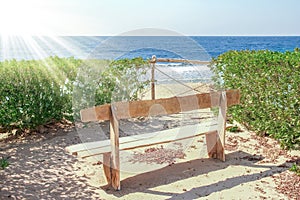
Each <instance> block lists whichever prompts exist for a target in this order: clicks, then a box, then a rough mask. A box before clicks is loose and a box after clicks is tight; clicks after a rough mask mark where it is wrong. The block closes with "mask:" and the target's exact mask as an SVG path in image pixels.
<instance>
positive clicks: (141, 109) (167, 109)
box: [80, 90, 240, 122]
mask: <svg viewBox="0 0 300 200" xmlns="http://www.w3.org/2000/svg"><path fill="white" fill-rule="evenodd" d="M221 94H222V92H210V93H202V94H195V95H189V96H182V97H171V98H163V99H154V100H140V101H130V102H115V103H112V104H105V105H101V106H95V107H91V108H88V109H83V110H81V111H80V116H81V121H82V122H91V121H99V120H110V119H111V117H112V112H114V113H113V114H114V116H115V117H116V118H117V119H129V118H134V117H147V116H157V115H166V114H168V115H170V114H176V113H180V112H184V111H191V110H198V109H205V108H212V107H214V106H218V105H219V103H220V102H219V100H220V98H221ZM226 100H227V106H231V105H237V104H239V103H240V91H239V90H227V91H226Z"/></svg>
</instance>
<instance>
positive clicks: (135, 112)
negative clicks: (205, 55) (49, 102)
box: [66, 90, 240, 190]
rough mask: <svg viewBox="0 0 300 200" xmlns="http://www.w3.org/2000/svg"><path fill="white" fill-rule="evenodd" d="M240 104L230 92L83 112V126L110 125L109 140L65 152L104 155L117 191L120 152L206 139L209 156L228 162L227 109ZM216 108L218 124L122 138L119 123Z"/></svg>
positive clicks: (237, 95)
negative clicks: (225, 146) (94, 122)
mask: <svg viewBox="0 0 300 200" xmlns="http://www.w3.org/2000/svg"><path fill="white" fill-rule="evenodd" d="M239 101H240V92H239V90H228V91H223V92H211V93H203V94H196V95H189V96H183V97H171V98H164V99H156V100H141V101H131V102H116V103H113V104H106V105H101V106H96V107H92V108H88V109H84V110H81V112H80V114H81V120H82V121H83V122H91V121H99V120H109V121H110V140H104V141H97V142H89V143H82V144H77V145H73V146H69V147H67V148H66V150H67V151H68V152H70V153H72V154H75V155H77V156H79V157H81V158H86V157H90V156H95V155H103V169H104V174H105V176H106V179H107V182H108V184H111V185H112V187H113V188H114V189H115V190H120V189H121V184H120V157H119V156H120V155H119V152H120V151H122V150H130V149H135V148H139V147H146V146H151V145H157V144H163V143H170V142H174V141H178V140H183V139H187V138H192V137H197V136H200V135H205V136H206V144H207V152H208V156H209V157H211V158H217V159H220V160H222V161H225V153H224V144H225V129H226V111H227V107H228V106H231V105H236V104H239ZM215 106H218V107H219V117H218V119H217V120H216V121H209V122H204V123H200V124H196V125H190V126H183V127H177V128H174V129H168V130H164V131H159V132H153V133H147V134H140V135H134V136H127V137H121V138H119V120H120V119H129V118H135V117H141V116H144V117H147V116H157V115H166V114H176V113H181V112H186V111H192V110H199V109H205V108H212V107H215ZM162 108H163V109H162Z"/></svg>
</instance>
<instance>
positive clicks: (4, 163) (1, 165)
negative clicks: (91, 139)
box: [0, 157, 9, 170]
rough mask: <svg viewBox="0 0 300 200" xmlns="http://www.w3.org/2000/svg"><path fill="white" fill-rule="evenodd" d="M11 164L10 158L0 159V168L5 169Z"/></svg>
mask: <svg viewBox="0 0 300 200" xmlns="http://www.w3.org/2000/svg"><path fill="white" fill-rule="evenodd" d="M8 165H9V162H8V158H3V157H2V158H1V159H0V168H1V169H2V170H3V169H5V168H6V167H8Z"/></svg>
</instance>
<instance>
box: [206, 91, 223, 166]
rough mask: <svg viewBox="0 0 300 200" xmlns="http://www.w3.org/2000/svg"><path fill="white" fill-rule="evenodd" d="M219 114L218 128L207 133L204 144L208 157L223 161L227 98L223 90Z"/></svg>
mask: <svg viewBox="0 0 300 200" xmlns="http://www.w3.org/2000/svg"><path fill="white" fill-rule="evenodd" d="M219 106H220V108H219V116H218V125H219V126H218V130H217V131H213V132H210V133H207V134H206V135H205V136H206V145H207V153H208V156H209V157H210V158H217V159H219V160H222V161H225V148H224V146H225V131H226V111H227V98H226V92H225V91H223V92H222V93H221V95H220V99H219Z"/></svg>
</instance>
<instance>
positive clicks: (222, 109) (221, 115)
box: [217, 91, 227, 162]
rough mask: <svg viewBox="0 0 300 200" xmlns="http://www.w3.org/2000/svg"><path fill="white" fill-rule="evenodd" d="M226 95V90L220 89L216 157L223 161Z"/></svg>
mask: <svg viewBox="0 0 300 200" xmlns="http://www.w3.org/2000/svg"><path fill="white" fill-rule="evenodd" d="M226 113H227V96H226V92H225V91H222V94H221V97H220V113H219V119H218V124H219V125H220V127H219V128H218V135H219V138H220V141H219V143H218V150H217V158H218V159H220V160H222V161H224V162H225V132H226V120H227V116H226Z"/></svg>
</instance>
